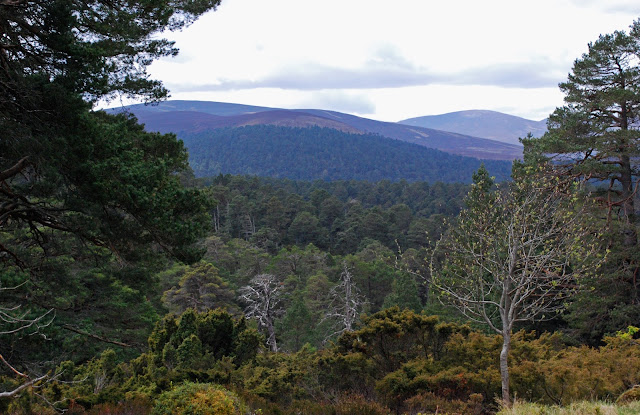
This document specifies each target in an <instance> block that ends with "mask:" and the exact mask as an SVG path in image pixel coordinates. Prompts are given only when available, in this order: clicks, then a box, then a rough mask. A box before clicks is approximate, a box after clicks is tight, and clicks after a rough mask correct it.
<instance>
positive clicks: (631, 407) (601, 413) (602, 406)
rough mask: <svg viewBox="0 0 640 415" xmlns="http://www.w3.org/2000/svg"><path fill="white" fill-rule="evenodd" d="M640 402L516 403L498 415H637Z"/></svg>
mask: <svg viewBox="0 0 640 415" xmlns="http://www.w3.org/2000/svg"><path fill="white" fill-rule="evenodd" d="M637 414H640V401H637V402H631V403H629V404H625V405H616V404H613V403H608V402H576V403H572V404H571V405H569V406H555V405H553V406H549V405H540V404H536V403H524V402H516V403H515V404H514V405H513V407H511V408H508V409H507V408H505V409H502V410H500V412H498V413H497V414H496V415H637Z"/></svg>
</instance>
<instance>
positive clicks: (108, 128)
mask: <svg viewBox="0 0 640 415" xmlns="http://www.w3.org/2000/svg"><path fill="white" fill-rule="evenodd" d="M217 4H218V0H196V1H192V0H189V1H181V0H179V1H171V2H168V1H134V0H123V1H116V2H114V1H101V0H96V1H87V2H72V1H68V0H52V1H31V0H18V1H3V2H0V27H1V28H2V30H0V131H2V139H1V140H0V189H1V190H0V284H1V286H2V289H3V290H6V289H11V288H13V287H16V285H17V284H19V283H20V282H22V281H25V284H24V285H21V286H20V290H19V293H20V295H19V296H18V295H15V296H4V295H3V297H2V298H1V299H0V310H2V311H3V312H5V311H6V312H8V314H12V315H13V317H14V318H21V317H22V316H23V313H24V310H30V313H31V315H28V317H29V318H30V319H31V320H30V321H34V319H37V318H38V316H47V317H52V316H54V315H55V319H54V320H50V319H43V320H39V321H37V322H38V324H34V325H30V326H29V327H30V328H31V329H36V328H37V327H40V328H42V329H43V330H48V331H47V332H46V334H47V335H48V338H50V339H52V340H48V341H44V340H43V337H41V336H37V335H33V334H34V333H33V330H31V331H30V330H22V332H21V333H15V334H14V333H13V332H12V331H13V329H14V328H15V327H11V326H12V325H11V324H8V325H6V324H2V325H0V332H9V333H8V335H4V336H3V338H2V339H0V353H2V355H3V356H8V357H9V356H10V357H11V359H12V361H13V362H14V363H15V365H16V367H17V368H19V369H22V370H25V368H28V369H29V371H28V375H29V376H32V377H31V379H35V377H36V376H37V375H40V374H43V373H45V372H46V370H47V365H51V364H53V363H55V361H57V360H59V359H72V360H75V361H81V360H84V359H86V358H88V357H89V356H90V355H91V354H92V353H94V352H95V351H98V350H99V349H101V348H104V347H106V346H105V345H107V344H110V345H118V346H119V349H118V350H119V352H121V351H122V350H123V349H126V350H129V351H130V352H131V351H133V352H132V353H135V352H136V350H139V348H142V347H143V345H144V341H143V340H142V339H143V338H144V337H146V334H145V333H148V332H149V330H150V329H151V326H152V323H153V321H154V320H155V319H156V318H157V316H156V314H155V311H154V310H153V308H152V307H151V305H150V303H149V302H148V300H147V298H148V296H149V295H150V292H151V291H153V290H154V288H156V287H155V284H154V280H153V275H154V273H155V272H156V271H157V270H159V269H161V268H162V267H163V266H164V265H165V263H166V257H167V256H169V257H173V258H177V259H179V260H182V261H186V262H193V261H195V260H197V259H198V258H199V256H200V255H201V254H202V250H201V249H200V248H199V247H198V246H197V244H196V243H197V241H198V239H199V238H200V237H202V236H203V235H204V234H205V232H206V229H207V225H208V222H209V214H208V210H209V207H210V204H209V199H208V197H207V195H206V194H205V193H204V192H202V191H200V190H195V189H186V188H184V186H183V185H182V184H181V182H180V177H181V175H188V171H189V167H188V163H187V153H186V151H185V149H184V146H183V144H182V143H181V142H179V141H178V140H177V139H176V137H175V136H174V135H171V134H169V135H161V134H150V133H147V132H145V131H144V129H143V128H142V127H141V126H140V125H138V124H137V123H136V120H135V119H134V118H133V117H130V116H128V115H120V116H115V117H114V116H109V115H106V114H104V113H101V112H99V113H95V112H91V108H92V106H93V104H94V103H96V102H98V101H99V100H101V99H105V98H106V99H109V98H115V97H118V96H130V97H138V98H143V99H145V100H157V99H161V98H163V97H165V96H166V95H167V91H166V90H165V89H164V88H163V87H162V85H161V84H160V82H158V81H154V80H151V79H149V77H148V74H147V72H146V68H147V66H148V65H149V64H151V62H152V61H153V60H154V59H156V58H159V57H162V56H172V55H175V54H176V53H177V50H176V49H175V48H174V47H173V43H172V42H170V41H167V40H165V39H162V38H160V37H158V36H157V34H158V33H159V32H162V31H164V30H166V29H170V30H175V29H180V28H182V27H186V26H187V25H188V24H189V23H191V22H193V21H194V20H195V19H196V18H197V17H198V16H199V15H201V14H202V13H204V12H205V11H207V10H210V9H212V8H214V7H215V6H216V5H217ZM163 254H164V255H163ZM4 292H5V291H3V293H4ZM15 292H16V294H17V293H18V291H15ZM17 307H21V308H17ZM5 317H6V315H5ZM3 323H4V322H3ZM47 323H50V324H48V325H47ZM22 334H24V337H22V336H21V335H22ZM29 335H30V336H29ZM127 346H132V347H127ZM35 362H38V363H37V364H36V363H35ZM27 363H30V364H27ZM1 390H2V391H5V390H6V389H5V388H4V387H3V388H1ZM14 391H15V389H14Z"/></svg>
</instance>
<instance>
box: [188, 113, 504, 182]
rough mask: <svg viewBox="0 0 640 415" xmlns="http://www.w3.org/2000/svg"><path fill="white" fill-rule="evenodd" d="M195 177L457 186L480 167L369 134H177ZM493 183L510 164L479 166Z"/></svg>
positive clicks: (262, 129)
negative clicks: (453, 183)
mask: <svg viewBox="0 0 640 415" xmlns="http://www.w3.org/2000/svg"><path fill="white" fill-rule="evenodd" d="M181 137H182V139H183V140H184V142H185V145H186V147H187V148H188V149H189V153H190V164H191V166H192V168H193V170H194V172H195V174H196V176H198V177H205V176H215V175H218V174H220V173H224V174H226V173H230V174H249V175H257V176H266V177H280V178H289V179H296V180H315V179H323V180H368V181H377V180H382V179H388V180H392V181H396V180H401V179H405V180H407V181H428V182H436V181H442V182H449V183H452V182H463V183H467V182H469V181H470V180H471V175H472V173H473V172H474V171H475V170H477V168H478V167H479V166H480V164H481V163H482V162H481V161H480V160H478V159H475V158H470V157H462V156H457V155H452V154H447V153H444V152H441V151H438V150H434V149H429V148H425V147H421V146H418V145H415V144H411V143H406V142H402V141H399V140H390V139H387V138H384V137H381V136H379V135H374V134H350V133H345V132H342V131H338V130H335V129H331V128H320V127H312V128H291V127H282V126H272V125H256V126H246V127H239V128H219V129H216V130H209V131H203V132H196V133H190V134H182V135H181ZM485 164H486V166H487V168H488V169H489V170H490V171H491V173H492V174H493V175H495V176H496V177H497V178H498V179H499V180H503V179H506V178H508V177H509V174H510V168H511V162H507V161H493V160H487V161H485Z"/></svg>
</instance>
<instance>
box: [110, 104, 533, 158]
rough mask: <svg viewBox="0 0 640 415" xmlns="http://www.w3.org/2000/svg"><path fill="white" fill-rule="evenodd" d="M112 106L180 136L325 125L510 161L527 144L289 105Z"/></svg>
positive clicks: (517, 156) (458, 153)
mask: <svg viewBox="0 0 640 415" xmlns="http://www.w3.org/2000/svg"><path fill="white" fill-rule="evenodd" d="M107 111H109V112H120V111H130V112H132V113H134V114H135V115H136V116H137V117H138V119H139V120H140V122H142V123H143V124H145V126H146V128H147V130H149V131H160V132H175V133H178V136H181V134H182V133H193V132H199V131H206V130H211V129H217V128H225V127H242V126H248V125H276V126H287V127H302V128H309V127H323V128H331V129H335V130H338V131H342V132H346V133H354V134H367V133H373V134H379V135H381V136H383V137H387V138H392V139H395V140H400V141H405V142H409V143H413V144H418V145H420V146H423V147H428V148H433V149H438V150H441V151H444V152H447V153H450V154H457V155H462V156H467V157H475V158H478V159H486V160H508V161H511V160H514V159H516V158H520V157H522V147H521V146H518V145H513V144H508V143H503V142H500V141H495V140H490V139H486V138H478V137H472V136H468V135H464V134H459V133H454V132H447V131H440V130H436V129H431V128H423V127H419V126H410V125H403V124H398V123H390V122H381V121H375V120H370V119H367V118H362V117H357V116H354V115H349V114H343V113H339V112H335V111H324V110H316V109H303V110H286V109H276V108H269V107H256V106H249V105H241V104H228V103H220V102H206V101H165V102H162V103H160V104H158V105H155V106H145V105H143V104H139V105H131V106H128V107H123V108H114V109H109V110H107Z"/></svg>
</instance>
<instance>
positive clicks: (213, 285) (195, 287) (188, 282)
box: [163, 262, 236, 314]
mask: <svg viewBox="0 0 640 415" xmlns="http://www.w3.org/2000/svg"><path fill="white" fill-rule="evenodd" d="M233 298H234V295H233V292H232V291H231V290H230V289H229V284H228V283H227V282H225V281H224V280H223V279H222V278H220V276H219V275H218V270H217V268H216V267H214V266H213V265H211V264H209V263H207V262H202V263H199V264H197V265H193V266H190V267H188V268H187V269H186V270H185V272H184V275H183V276H182V278H181V279H180V282H179V283H178V286H177V287H172V288H170V289H169V290H167V291H166V292H165V293H164V295H163V300H164V303H165V304H166V305H167V307H168V308H169V309H170V310H171V311H174V312H178V314H180V313H182V312H184V311H185V310H186V309H188V308H192V309H194V310H195V311H198V312H204V311H207V310H211V309H214V308H226V309H229V310H230V311H232V312H233V311H234V309H236V306H235V305H234V304H233Z"/></svg>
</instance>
